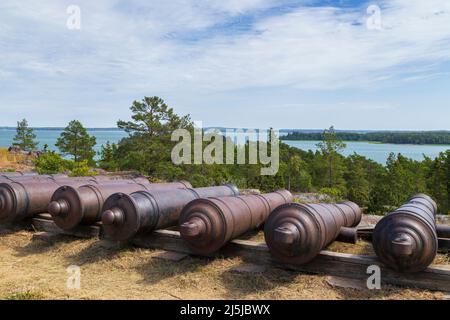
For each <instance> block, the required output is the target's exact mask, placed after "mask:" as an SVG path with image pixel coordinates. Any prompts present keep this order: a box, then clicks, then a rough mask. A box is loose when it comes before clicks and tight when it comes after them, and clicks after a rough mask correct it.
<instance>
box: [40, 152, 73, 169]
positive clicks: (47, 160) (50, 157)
mask: <svg viewBox="0 0 450 320" xmlns="http://www.w3.org/2000/svg"><path fill="white" fill-rule="evenodd" d="M34 165H35V169H36V171H37V172H38V173H39V174H54V173H63V172H67V171H70V170H72V168H73V161H70V160H67V159H64V158H63V157H61V156H60V155H58V154H56V153H54V152H47V153H43V154H41V155H40V156H39V157H38V158H37V159H36V160H34Z"/></svg>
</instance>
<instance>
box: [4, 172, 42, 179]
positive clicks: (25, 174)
mask: <svg viewBox="0 0 450 320" xmlns="http://www.w3.org/2000/svg"><path fill="white" fill-rule="evenodd" d="M35 176H38V173H37V172H22V171H15V172H0V179H2V178H5V179H9V178H15V177H35Z"/></svg>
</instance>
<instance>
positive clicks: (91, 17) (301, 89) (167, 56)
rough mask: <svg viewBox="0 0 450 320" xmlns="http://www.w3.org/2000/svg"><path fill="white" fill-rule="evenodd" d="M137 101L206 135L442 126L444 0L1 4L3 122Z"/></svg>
mask: <svg viewBox="0 0 450 320" xmlns="http://www.w3.org/2000/svg"><path fill="white" fill-rule="evenodd" d="M73 4H74V5H77V6H78V7H79V8H80V12H81V15H80V16H81V24H80V26H81V29H79V30H70V29H68V28H67V26H66V23H67V19H68V18H69V16H70V13H68V12H67V8H68V6H69V5H73ZM373 5H376V7H373ZM369 6H372V7H370V10H368V8H369ZM374 8H375V9H376V10H375V11H374ZM377 8H379V9H380V11H379V12H378V11H377V10H378V9H377ZM145 95H147V96H153V95H158V96H161V97H162V98H164V99H165V100H166V102H167V103H168V104H169V105H170V106H172V107H173V108H174V109H175V111H176V112H178V113H180V114H185V113H189V114H191V116H192V119H193V120H196V121H203V123H204V125H206V126H230V127H255V128H267V127H275V128H307V129H308V128H309V129H311V128H325V127H329V126H330V125H335V127H337V128H339V129H399V130H400V129H401V130H404V129H409V130H437V129H447V130H450V121H449V119H450V105H449V101H450V1H448V0H429V1H423V0H391V1H387V0H386V1H371V2H366V1H345V0H341V1H339V0H335V1H333V0H327V1H314V0H278V1H276V0H228V1H220V0H205V1H195V0H172V1H155V0H154V1H144V0H129V1H124V0H97V1H87V0H78V1H75V0H70V1H65V0H54V1H51V0H44V1H39V2H36V1H13V0H2V2H1V3H0V114H1V117H0V126H5V125H14V124H15V122H16V120H17V119H21V118H24V117H25V118H27V119H28V120H29V123H30V124H31V125H32V126H63V125H65V124H66V123H67V122H68V121H70V120H72V119H79V120H81V121H82V122H83V123H84V124H85V125H86V126H89V127H112V126H115V123H116V121H117V120H118V119H124V120H125V119H128V118H129V116H130V112H129V106H130V105H131V102H132V101H133V100H136V99H141V98H142V97H143V96H145Z"/></svg>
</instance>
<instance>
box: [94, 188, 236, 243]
mask: <svg viewBox="0 0 450 320" xmlns="http://www.w3.org/2000/svg"><path fill="white" fill-rule="evenodd" d="M237 195H239V190H238V189H237V188H236V186H234V185H224V186H218V187H206V188H197V189H176V190H167V191H162V190H158V191H139V192H134V193H132V194H130V195H127V194H124V193H116V194H113V195H112V196H110V197H109V198H108V199H107V200H106V201H105V204H104V206H103V214H102V223H103V231H104V233H105V235H106V236H107V237H109V238H110V239H112V240H118V241H125V240H130V239H131V238H133V237H134V236H136V235H137V234H142V233H146V232H150V231H153V230H157V229H163V228H167V227H172V226H175V225H176V224H177V222H178V218H179V216H180V213H181V210H182V209H183V207H184V206H185V205H186V204H188V203H189V202H190V201H192V200H194V199H198V198H208V197H225V196H237Z"/></svg>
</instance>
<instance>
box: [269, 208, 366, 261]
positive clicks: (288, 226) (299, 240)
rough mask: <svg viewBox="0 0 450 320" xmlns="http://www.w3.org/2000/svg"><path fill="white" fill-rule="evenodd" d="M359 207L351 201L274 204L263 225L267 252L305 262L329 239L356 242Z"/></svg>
mask: <svg viewBox="0 0 450 320" xmlns="http://www.w3.org/2000/svg"><path fill="white" fill-rule="evenodd" d="M361 216H362V214H361V209H360V208H359V207H358V205H356V204H355V203H353V202H349V201H348V202H342V203H336V204H324V203H318V204H299V203H289V204H285V205H281V206H279V207H278V208H276V209H275V210H274V211H273V212H272V213H271V214H270V215H269V217H268V218H267V220H266V223H265V225H264V236H265V239H266V243H267V246H268V247H269V249H270V252H271V254H272V255H273V256H274V257H275V258H276V259H277V260H279V261H281V262H283V263H287V264H298V265H300V264H305V263H307V262H309V261H311V260H312V259H314V258H315V257H316V256H317V255H318V254H319V253H320V251H321V250H322V249H324V248H326V247H327V246H328V245H330V244H331V243H332V242H333V241H335V240H337V241H342V242H349V243H356V241H357V233H356V229H355V227H356V226H357V225H358V224H359V223H360V221H361Z"/></svg>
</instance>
